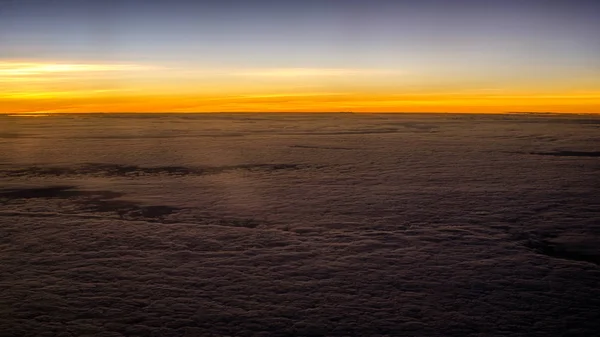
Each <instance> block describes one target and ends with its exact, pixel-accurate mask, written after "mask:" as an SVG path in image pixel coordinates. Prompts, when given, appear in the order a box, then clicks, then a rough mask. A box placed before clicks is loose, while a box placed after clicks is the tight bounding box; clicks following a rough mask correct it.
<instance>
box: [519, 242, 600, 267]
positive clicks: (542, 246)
mask: <svg viewBox="0 0 600 337" xmlns="http://www.w3.org/2000/svg"><path fill="white" fill-rule="evenodd" d="M526 246H527V247H529V248H531V249H533V250H534V251H535V252H537V253H539V254H543V255H547V256H550V257H554V258H558V259H565V260H572V261H583V262H589V263H593V264H595V265H600V249H598V247H597V243H596V244H594V245H586V244H585V243H583V242H560V241H559V240H556V239H530V240H528V241H527V243H526Z"/></svg>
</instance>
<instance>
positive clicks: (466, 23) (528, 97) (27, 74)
mask: <svg viewBox="0 0 600 337" xmlns="http://www.w3.org/2000/svg"><path fill="white" fill-rule="evenodd" d="M599 18H600V1H597V0H589V1H587V0H563V1H555V0H505V1H491V0H477V1H475V0H453V1H449V0H419V1H401V0H397V1H385V0H369V1H367V0H364V1H355V0H344V1H341V0H340V1H336V0H321V1H313V0H305V1H266V0H264V1H251V0H247V1H237V0H229V1H228V0H221V1H191V0H189V1H184V0H170V1H154V0H119V1H117V0H103V1H89V0H64V1H61V0H0V112H48V111H57V112H119V111H132V112H133V111H140V112H146V111H147V112H161V111H173V112H195V111H197V112H206V111H356V112H362V111H364V112H367V111H380V112H392V111H397V112H403V111H414V112H419V111H430V112H505V111H544V112H546V111H555V112H592V113H598V112H600V37H598V36H599V35H600V33H599V32H600V19H599Z"/></svg>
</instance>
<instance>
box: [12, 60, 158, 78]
mask: <svg viewBox="0 0 600 337" xmlns="http://www.w3.org/2000/svg"><path fill="white" fill-rule="evenodd" d="M151 69H156V68H155V67H151V66H146V65H137V64H101V63H99V64H94V63H53V62H19V61H16V62H15V61H0V77H2V78H4V77H17V76H39V75H49V74H65V73H90V72H124V71H141V70H151Z"/></svg>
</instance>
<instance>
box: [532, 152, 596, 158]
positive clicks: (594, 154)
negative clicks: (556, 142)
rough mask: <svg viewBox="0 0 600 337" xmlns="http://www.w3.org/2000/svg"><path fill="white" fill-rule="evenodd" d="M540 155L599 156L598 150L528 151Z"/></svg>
mask: <svg viewBox="0 0 600 337" xmlns="http://www.w3.org/2000/svg"><path fill="white" fill-rule="evenodd" d="M530 153H531V154H535V155H540V156H555V157H600V151H551V152H530Z"/></svg>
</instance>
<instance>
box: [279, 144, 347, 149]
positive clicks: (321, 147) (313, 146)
mask: <svg viewBox="0 0 600 337" xmlns="http://www.w3.org/2000/svg"><path fill="white" fill-rule="evenodd" d="M290 147H292V148H300V149H323V150H355V149H356V148H352V147H339V146H317V145H291V146H290Z"/></svg>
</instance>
